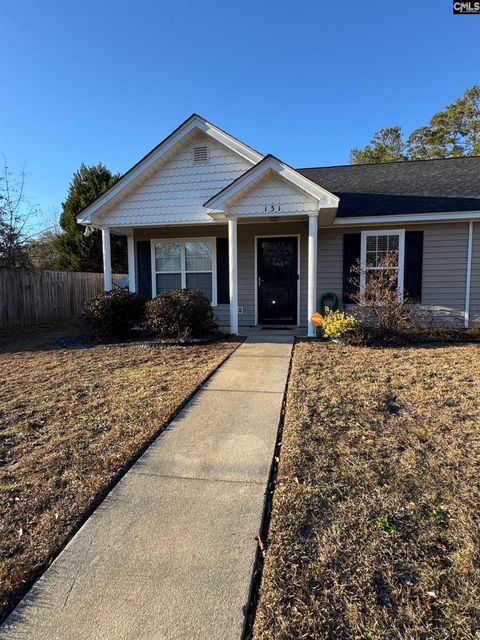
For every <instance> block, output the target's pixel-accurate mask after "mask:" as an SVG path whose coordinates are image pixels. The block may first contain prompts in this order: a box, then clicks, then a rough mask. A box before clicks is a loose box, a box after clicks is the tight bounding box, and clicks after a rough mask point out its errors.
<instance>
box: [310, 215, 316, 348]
mask: <svg viewBox="0 0 480 640" xmlns="http://www.w3.org/2000/svg"><path fill="white" fill-rule="evenodd" d="M317 246H318V217H317V214H311V215H309V217H308V303H307V313H308V318H307V322H308V337H309V338H314V337H315V327H314V326H313V324H312V323H311V320H310V318H311V316H312V314H313V313H315V311H316V310H317V308H316V307H317Z"/></svg>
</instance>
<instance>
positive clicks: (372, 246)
mask: <svg viewBox="0 0 480 640" xmlns="http://www.w3.org/2000/svg"><path fill="white" fill-rule="evenodd" d="M387 256H392V259H391V260H389V266H388V268H389V269H392V270H393V271H395V272H396V283H397V288H398V293H399V295H400V296H402V297H403V265H404V260H405V230H404V229H394V230H390V229H388V230H384V231H362V244H361V252H360V291H361V292H363V291H364V290H365V282H366V280H367V278H368V276H369V274H370V273H372V272H374V271H378V270H379V269H384V268H385V262H384V259H385V257H387ZM382 261H383V264H382Z"/></svg>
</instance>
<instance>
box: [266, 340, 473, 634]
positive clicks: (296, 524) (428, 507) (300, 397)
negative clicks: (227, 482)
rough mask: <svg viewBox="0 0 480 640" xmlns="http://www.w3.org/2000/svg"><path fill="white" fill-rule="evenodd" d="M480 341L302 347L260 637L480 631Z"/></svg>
mask: <svg viewBox="0 0 480 640" xmlns="http://www.w3.org/2000/svg"><path fill="white" fill-rule="evenodd" d="M479 399H480V347H479V346H476V345H457V346H441V347H436V346H433V345H432V346H430V347H428V348H421V347H417V348H403V349H402V348H398V349H393V348H392V349H383V350H382V349H369V348H361V347H346V346H340V345H331V344H322V343H307V342H303V343H299V344H297V345H296V347H295V352H294V359H293V365H292V372H291V377H290V383H289V389H288V400H287V410H286V416H285V423H284V431H283V438H282V441H283V442H282V449H281V456H280V463H279V468H278V478H277V486H276V490H275V494H274V500H273V512H272V519H271V522H270V531H269V540H268V550H267V554H266V558H265V566H264V573H263V580H262V586H261V589H260V601H259V604H258V608H257V615H256V621H255V628H254V638H255V640H273V639H275V640H294V639H304V640H307V639H308V640H314V639H315V640H321V639H326V638H329V639H335V640H342V639H347V638H348V639H358V640H374V639H378V640H380V639H381V640H393V639H407V640H410V639H425V640H427V639H429V640H430V639H437V638H438V639H440V638H442V639H443V638H456V639H462V640H468V639H474V638H480V402H479Z"/></svg>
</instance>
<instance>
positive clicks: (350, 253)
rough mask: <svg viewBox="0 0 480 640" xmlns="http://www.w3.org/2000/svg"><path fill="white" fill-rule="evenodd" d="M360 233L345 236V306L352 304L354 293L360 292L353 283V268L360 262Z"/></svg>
mask: <svg viewBox="0 0 480 640" xmlns="http://www.w3.org/2000/svg"><path fill="white" fill-rule="evenodd" d="M360 241H361V234H360V233H345V234H344V235H343V304H352V303H354V302H355V301H354V300H352V298H351V295H352V293H356V292H357V291H358V286H357V285H356V284H355V283H353V282H351V279H352V277H353V274H352V271H351V269H352V267H353V265H354V264H355V263H356V262H357V261H358V260H360Z"/></svg>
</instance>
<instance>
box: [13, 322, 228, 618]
mask: <svg viewBox="0 0 480 640" xmlns="http://www.w3.org/2000/svg"><path fill="white" fill-rule="evenodd" d="M47 337H49V338H50V341H49V340H47V339H46V338H47ZM62 337H65V332H64V333H63V334H62ZM3 338H4V339H3V345H1V344H0V605H1V606H0V618H1V614H2V613H3V614H5V613H7V612H8V611H9V610H10V609H11V607H12V605H14V604H15V603H16V602H17V601H18V599H19V598H20V597H21V596H22V595H23V594H24V593H25V591H26V589H27V588H28V587H29V585H30V583H31V582H32V580H33V579H35V578H36V577H37V576H38V575H39V573H41V572H42V570H43V569H44V568H45V567H46V566H47V565H48V563H49V562H50V561H51V560H52V558H53V557H54V556H55V555H56V554H57V553H58V551H59V550H60V549H61V548H62V547H63V545H64V544H65V543H66V542H67V541H68V539H69V538H70V537H71V536H72V534H73V533H74V532H75V531H76V530H77V529H78V527H79V526H80V524H81V523H82V522H83V520H84V518H85V516H86V515H88V513H89V512H90V511H91V510H92V508H93V507H94V506H95V505H96V504H97V503H98V501H99V500H100V499H101V498H102V497H103V496H104V494H105V491H106V490H108V488H109V487H110V486H111V484H112V482H113V481H114V480H115V479H116V478H117V477H118V475H119V473H120V472H121V471H122V470H124V469H125V468H126V467H128V465H129V463H130V462H131V461H132V460H134V459H135V458H136V457H137V456H138V455H139V453H140V452H141V451H142V450H143V449H144V447H145V446H146V444H148V443H149V442H150V441H151V440H152V438H154V437H155V436H156V435H157V434H158V433H159V432H160V431H161V430H162V428H163V427H164V426H165V425H166V423H167V422H168V421H169V419H170V418H171V417H172V415H173V414H175V412H176V411H177V410H178V408H179V405H181V404H182V403H183V402H184V401H185V399H186V398H188V396H189V395H190V394H192V392H193V391H194V390H195V389H196V387H197V386H198V385H199V384H200V383H201V382H202V381H203V380H204V379H205V377H206V376H208V374H209V373H211V372H212V370H213V369H214V368H215V367H217V366H218V365H219V364H220V363H221V362H222V361H223V360H224V358H226V357H227V355H228V354H229V353H231V351H232V350H233V349H235V348H236V346H237V344H238V343H235V342H228V341H225V342H218V343H215V344H210V345H204V346H191V347H163V348H143V347H139V346H129V347H120V346H111V347H100V346H99V347H94V348H87V349H82V350H72V349H69V350H67V349H61V348H60V349H59V348H55V340H52V334H51V333H50V332H48V331H47V332H45V331H44V332H43V334H42V335H41V336H40V338H41V340H40V341H38V340H37V341H35V339H32V337H31V336H29V335H28V332H25V331H24V332H23V335H22V336H20V338H18V336H17V339H16V340H14V341H13V342H12V341H11V340H6V339H5V336H4V337H3ZM49 342H50V343H49Z"/></svg>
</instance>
